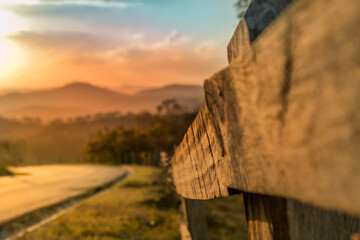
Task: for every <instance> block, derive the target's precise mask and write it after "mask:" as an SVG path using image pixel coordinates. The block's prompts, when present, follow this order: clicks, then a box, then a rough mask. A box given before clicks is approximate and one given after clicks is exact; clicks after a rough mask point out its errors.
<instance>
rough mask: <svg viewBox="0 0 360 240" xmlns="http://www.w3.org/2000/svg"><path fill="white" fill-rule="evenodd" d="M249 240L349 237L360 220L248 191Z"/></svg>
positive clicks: (339, 239) (342, 239)
mask: <svg viewBox="0 0 360 240" xmlns="http://www.w3.org/2000/svg"><path fill="white" fill-rule="evenodd" d="M244 201H245V210H246V216H247V226H248V234H249V240H290V239H291V240H304V239H311V240H324V239H326V240H349V239H350V238H351V236H352V235H353V234H354V233H358V232H360V219H359V218H356V217H352V216H349V215H346V214H344V213H341V212H336V211H329V210H325V209H321V208H316V207H313V206H310V205H307V204H303V203H300V202H297V201H293V200H287V199H284V198H279V197H270V196H264V195H258V194H249V193H247V194H244Z"/></svg>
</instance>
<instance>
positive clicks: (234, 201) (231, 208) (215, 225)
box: [205, 195, 248, 240]
mask: <svg viewBox="0 0 360 240" xmlns="http://www.w3.org/2000/svg"><path fill="white" fill-rule="evenodd" d="M205 208H206V215H207V224H208V231H209V237H210V239H211V240H235V239H237V240H247V239H248V238H247V226H246V217H245V210H244V202H243V197H242V195H233V196H231V197H227V198H219V199H213V200H209V201H206V202H205Z"/></svg>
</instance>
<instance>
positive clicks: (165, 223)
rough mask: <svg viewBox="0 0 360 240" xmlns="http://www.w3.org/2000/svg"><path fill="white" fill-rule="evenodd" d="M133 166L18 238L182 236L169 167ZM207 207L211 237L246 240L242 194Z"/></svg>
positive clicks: (96, 239)
mask: <svg viewBox="0 0 360 240" xmlns="http://www.w3.org/2000/svg"><path fill="white" fill-rule="evenodd" d="M134 169H135V172H134V173H133V174H132V175H131V176H130V177H129V178H127V179H126V180H124V181H122V182H119V183H118V184H116V185H114V186H113V187H112V188H110V189H109V190H108V191H105V192H103V193H101V194H99V195H97V196H95V197H93V198H90V199H88V200H85V201H84V202H82V203H81V204H80V205H79V206H78V207H77V208H75V209H73V210H71V211H69V212H68V213H67V214H65V215H63V216H61V217H60V218H58V219H57V220H55V221H53V222H51V223H49V224H48V225H46V226H44V227H41V228H39V229H38V230H36V231H34V232H31V233H28V234H27V235H25V236H23V237H21V238H19V239H21V240H33V239H37V240H50V239H51V240H70V239H71V240H80V239H81V240H83V239H84V240H100V239H101V240H115V239H117V240H122V239H123V240H132V239H133V240H159V239H163V240H172V239H174V240H175V239H176V240H179V239H180V236H179V230H178V224H179V223H178V221H179V212H178V209H179V208H178V207H179V206H178V203H179V201H178V199H177V197H176V195H175V194H174V192H172V191H171V187H170V186H169V184H168V183H167V182H166V174H165V173H164V170H163V169H160V168H156V167H139V166H135V167H134ZM206 210H207V220H208V226H209V235H210V239H211V240H218V239H219V240H220V239H221V240H232V239H241V240H246V239H247V238H246V225H245V221H244V216H242V214H241V213H243V207H242V201H241V198H240V196H233V197H230V198H225V199H217V200H210V201H206ZM234 212H236V214H233V213H234ZM239 213H240V214H239Z"/></svg>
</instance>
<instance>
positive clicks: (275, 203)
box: [244, 194, 312, 240]
mask: <svg viewBox="0 0 360 240" xmlns="http://www.w3.org/2000/svg"><path fill="white" fill-rule="evenodd" d="M244 203H245V211H246V219H247V226H248V235H249V240H290V233H289V223H288V218H287V201H286V199H282V198H277V197H270V196H262V195H258V194H244ZM304 239H312V238H304Z"/></svg>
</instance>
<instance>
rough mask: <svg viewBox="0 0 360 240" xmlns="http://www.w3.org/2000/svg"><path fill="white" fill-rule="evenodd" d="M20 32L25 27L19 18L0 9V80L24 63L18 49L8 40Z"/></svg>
mask: <svg viewBox="0 0 360 240" xmlns="http://www.w3.org/2000/svg"><path fill="white" fill-rule="evenodd" d="M22 30H26V26H25V24H24V23H23V21H22V20H21V19H20V18H19V17H17V16H16V15H14V14H12V13H10V12H7V11H5V10H2V9H0V80H1V79H3V78H4V77H5V76H7V75H8V74H9V73H10V72H11V71H13V70H15V68H16V67H18V66H19V64H20V63H23V61H24V56H23V55H22V54H21V51H20V49H19V48H18V47H17V46H16V44H15V43H13V42H12V41H11V40H10V39H9V38H8V36H10V35H12V34H15V33H17V32H19V31H22Z"/></svg>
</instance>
